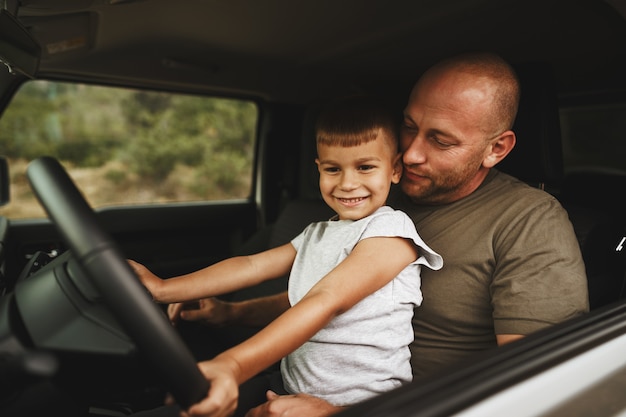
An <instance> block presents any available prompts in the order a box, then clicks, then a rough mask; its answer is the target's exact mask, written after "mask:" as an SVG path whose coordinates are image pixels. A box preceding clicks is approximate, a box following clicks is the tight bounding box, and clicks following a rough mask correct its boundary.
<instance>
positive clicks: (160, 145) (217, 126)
mask: <svg viewBox="0 0 626 417" xmlns="http://www.w3.org/2000/svg"><path fill="white" fill-rule="evenodd" d="M257 118H258V109H257V106H256V105H255V103H253V102H251V101H242V100H234V99H228V98H219V97H205V96H192V95H182V94H174V93H164V92H153V91H143V90H132V89H123V88H114V87H101V86H90V85H85V84H69V83H58V82H49V81H30V82H28V83H26V84H25V85H24V86H23V87H22V88H21V89H20V90H19V91H18V92H17V94H16V95H15V96H14V99H13V100H12V102H11V103H10V104H9V106H8V109H7V110H6V111H5V113H4V114H2V116H1V118H0V154H2V155H4V156H6V157H7V158H8V159H9V164H10V172H11V190H12V191H11V200H12V201H11V203H10V204H9V205H7V206H5V207H3V208H1V209H0V214H2V215H4V216H7V217H9V218H23V217H43V216H45V215H44V213H43V210H40V209H39V207H37V206H38V204H37V202H36V201H35V200H34V196H33V195H32V193H31V191H30V188H29V187H28V184H27V181H26V177H25V169H26V166H27V164H28V162H29V161H30V160H32V159H33V158H36V157H38V156H41V155H51V156H55V157H57V158H58V159H59V160H60V161H61V162H62V163H63V165H64V166H65V168H66V169H67V170H68V172H69V173H70V175H71V176H72V178H73V179H74V181H75V182H76V183H77V185H78V186H79V188H80V189H81V191H82V192H83V194H85V197H86V198H87V200H88V201H89V202H90V204H91V205H92V206H94V207H102V206H107V205H123V204H138V203H142V204H143V203H159V202H173V201H198V200H219V199H233V198H245V197H248V196H249V194H250V191H251V180H252V169H253V152H254V139H255V136H256V124H257ZM33 204H34V207H33Z"/></svg>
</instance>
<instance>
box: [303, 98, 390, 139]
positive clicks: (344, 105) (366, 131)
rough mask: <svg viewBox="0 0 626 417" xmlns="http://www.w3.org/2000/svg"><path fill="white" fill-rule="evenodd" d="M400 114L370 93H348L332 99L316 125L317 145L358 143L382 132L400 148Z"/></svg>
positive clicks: (375, 137) (373, 137) (375, 136)
mask: <svg viewBox="0 0 626 417" xmlns="http://www.w3.org/2000/svg"><path fill="white" fill-rule="evenodd" d="M399 122H400V120H399V118H397V117H395V115H394V113H393V112H392V111H391V110H390V109H389V107H387V106H386V105H384V103H383V102H382V101H381V100H379V99H377V98H375V97H369V96H349V97H343V98H340V99H336V100H334V101H332V102H330V103H329V104H328V105H327V106H326V107H324V108H323V110H322V111H321V112H320V114H319V116H318V118H317V123H316V125H315V131H316V142H317V144H318V145H320V144H323V145H333V146H342V147H351V146H357V145H360V144H362V143H367V142H370V141H373V140H376V139H377V138H378V137H379V136H380V135H382V137H383V138H384V139H385V140H386V141H387V142H388V143H389V145H390V146H391V147H392V148H393V149H394V151H397V150H398V127H399Z"/></svg>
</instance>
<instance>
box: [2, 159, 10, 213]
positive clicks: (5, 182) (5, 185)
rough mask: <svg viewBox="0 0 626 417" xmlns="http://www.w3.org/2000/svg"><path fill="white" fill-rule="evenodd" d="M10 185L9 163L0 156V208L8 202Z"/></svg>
mask: <svg viewBox="0 0 626 417" xmlns="http://www.w3.org/2000/svg"><path fill="white" fill-rule="evenodd" d="M10 183H11V179H10V178H9V162H8V161H7V159H6V158H5V157H4V156H0V206H4V205H5V204H7V203H8V202H9V200H10V187H9V184H10Z"/></svg>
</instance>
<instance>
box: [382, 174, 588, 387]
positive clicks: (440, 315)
mask: <svg viewBox="0 0 626 417" xmlns="http://www.w3.org/2000/svg"><path fill="white" fill-rule="evenodd" d="M389 205H390V206H392V207H394V208H398V209H401V210H404V211H405V212H406V213H407V214H408V215H409V216H410V217H411V218H412V219H413V221H414V222H415V225H416V227H417V230H418V232H419V233H420V235H421V236H422V237H423V239H424V240H425V242H426V243H427V244H428V245H429V246H430V247H431V248H433V250H435V251H436V252H438V253H439V254H441V255H442V256H443V260H444V266H443V268H442V269H441V270H439V271H433V270H429V269H426V268H425V269H424V270H422V292H423V294H424V301H423V303H422V305H421V306H420V307H418V308H417V309H416V310H415V315H414V319H413V325H414V326H413V327H414V330H415V340H414V342H413V344H412V346H411V348H412V349H411V351H412V366H413V373H414V375H415V378H420V377H423V376H427V375H430V374H432V373H433V372H436V371H438V370H440V369H442V368H443V367H446V366H448V365H450V364H452V363H454V362H456V361H458V360H460V359H463V358H466V357H467V356H468V355H470V354H472V353H473V352H476V351H482V350H485V349H488V348H492V347H495V346H496V339H495V335H496V334H523V335H526V334H529V333H531V332H534V331H536V330H539V329H541V328H544V327H546V326H549V325H552V324H555V323H558V322H561V321H564V320H566V319H569V318H572V317H574V316H577V315H580V314H582V313H584V312H586V311H588V310H589V303H588V295H587V279H586V275H585V267H584V263H583V260H582V256H581V252H580V248H579V245H578V241H577V239H576V236H575V233H574V230H573V226H572V224H571V222H570V220H569V218H568V215H567V212H566V211H565V209H564V208H563V207H562V206H561V205H560V203H559V202H558V201H557V200H556V198H554V197H553V196H552V195H550V194H549V193H547V192H544V191H541V190H539V189H536V188H533V187H530V186H528V185H526V184H525V183H523V182H521V181H518V180H517V179H515V178H513V177H511V176H509V175H506V174H504V173H501V172H499V171H497V170H495V169H492V170H491V171H490V173H489V175H488V176H487V178H486V179H485V181H484V182H483V184H481V186H480V187H479V188H478V189H477V190H476V191H475V192H473V193H472V194H471V195H469V196H467V197H465V198H463V199H461V200H459V201H456V202H454V203H451V204H447V205H440V206H416V205H415V204H413V203H411V202H410V201H409V200H408V199H407V198H406V197H405V196H404V195H403V194H402V193H401V192H400V190H398V189H394V192H393V193H392V195H391V196H390V198H389Z"/></svg>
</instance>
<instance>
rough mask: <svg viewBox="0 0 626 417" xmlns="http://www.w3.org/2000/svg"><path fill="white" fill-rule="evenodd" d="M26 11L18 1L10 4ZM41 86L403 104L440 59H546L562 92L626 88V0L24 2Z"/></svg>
mask: <svg viewBox="0 0 626 417" xmlns="http://www.w3.org/2000/svg"><path fill="white" fill-rule="evenodd" d="M9 3H10V4H14V5H16V4H17V2H16V1H13V2H9ZM20 3H21V5H20V7H19V10H17V9H15V6H14V7H13V8H14V9H15V10H14V11H15V13H16V14H17V17H18V18H19V20H20V21H21V22H22V23H24V24H25V25H26V27H27V28H28V30H29V31H30V32H31V33H32V34H33V36H34V37H35V38H36V39H37V41H38V42H39V43H40V45H41V47H42V57H41V61H40V64H39V72H38V77H39V78H47V77H49V78H59V79H62V78H66V77H69V78H73V79H83V80H85V81H100V82H102V81H106V82H109V83H120V84H130V85H137V86H152V87H158V88H167V89H173V90H181V91H182V90H189V91H196V92H218V93H223V94H236V95H249V96H256V97H261V98H266V99H269V100H277V101H292V102H308V101H310V100H315V99H316V98H318V97H320V96H325V95H336V94H340V93H345V92H364V91H365V92H374V93H385V94H388V95H401V96H402V97H403V98H404V97H405V95H406V93H407V92H408V88H409V86H410V85H411V84H412V83H413V82H414V81H415V80H416V79H417V77H418V76H419V74H420V73H421V72H422V71H423V70H424V69H425V68H427V67H428V66H430V65H431V64H432V63H433V62H434V61H436V60H439V59H441V58H443V57H446V56H449V55H451V54H455V53H459V52H464V51H475V50H490V51H494V52H497V53H500V54H501V55H503V56H504V57H505V58H507V59H509V60H510V61H511V62H513V63H514V64H515V63H524V62H531V61H544V62H548V63H549V64H550V65H551V66H552V67H553V68H554V71H555V73H556V78H557V81H558V88H559V91H560V92H561V93H562V94H566V93H570V94H572V93H579V92H584V91H595V92H597V91H603V90H605V89H607V88H610V89H612V90H616V89H619V90H622V91H623V90H625V89H626V88H625V84H626V82H625V81H624V77H623V76H622V74H623V73H624V72H625V71H626V58H625V51H624V49H625V48H624V45H625V44H626V42H625V40H626V24H625V20H624V16H626V1H624V0H607V1H604V0H412V1H406V0H341V1H335V0H315V1H291V0H263V1H251V0H229V1H217V0H186V1H180V2H172V1H169V0H136V1H133V0H92V1H84V0H57V1H54V2H53V1H49V0H24V1H21V2H20Z"/></svg>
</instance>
